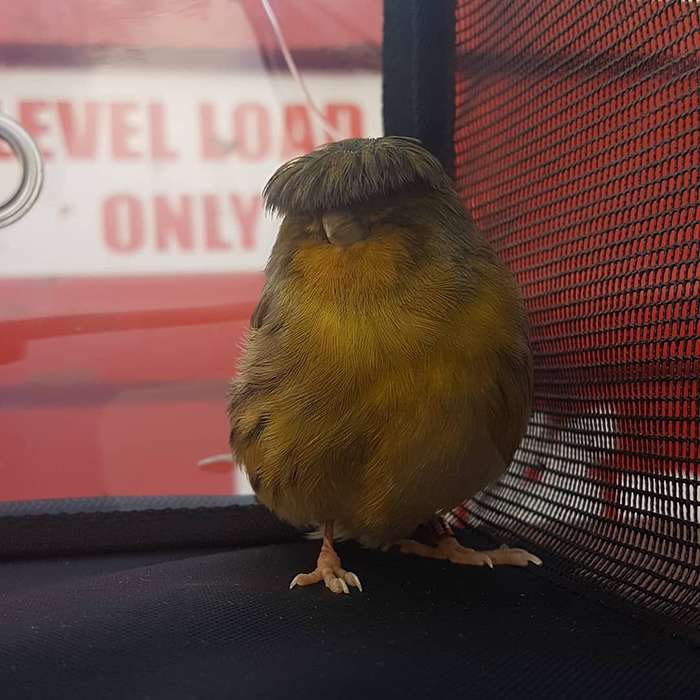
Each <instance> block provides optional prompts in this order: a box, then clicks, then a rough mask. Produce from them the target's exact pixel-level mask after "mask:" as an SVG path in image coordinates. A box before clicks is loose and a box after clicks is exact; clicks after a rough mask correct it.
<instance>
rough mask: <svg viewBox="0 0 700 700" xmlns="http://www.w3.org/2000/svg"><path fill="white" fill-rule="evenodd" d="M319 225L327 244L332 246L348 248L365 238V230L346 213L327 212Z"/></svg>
mask: <svg viewBox="0 0 700 700" xmlns="http://www.w3.org/2000/svg"><path fill="white" fill-rule="evenodd" d="M321 223H322V225H323V232H324V233H325V234H326V238H327V239H328V242H329V243H332V244H333V245H339V246H343V247H346V246H350V245H352V244H353V243H357V242H358V241H361V240H364V239H365V238H366V236H367V231H366V230H365V228H364V227H363V226H362V225H361V224H360V223H359V222H358V221H357V220H356V219H355V218H354V217H353V216H352V214H350V213H349V212H346V211H332V212H327V213H325V214H324V215H323V216H322V217H321Z"/></svg>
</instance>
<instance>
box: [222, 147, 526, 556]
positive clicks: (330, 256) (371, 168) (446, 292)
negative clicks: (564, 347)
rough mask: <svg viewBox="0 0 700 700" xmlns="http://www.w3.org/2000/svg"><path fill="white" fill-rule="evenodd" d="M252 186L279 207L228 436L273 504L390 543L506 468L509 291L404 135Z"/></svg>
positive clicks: (518, 383) (301, 164)
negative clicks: (279, 219)
mask: <svg viewBox="0 0 700 700" xmlns="http://www.w3.org/2000/svg"><path fill="white" fill-rule="evenodd" d="M264 194H265V198H266V204H267V207H268V208H270V209H272V210H275V211H277V212H279V213H281V214H283V215H284V220H283V222H282V224H281V226H280V230H279V234H278V238H277V241H276V243H275V245H274V248H273V251H272V254H271V257H270V260H269V263H268V266H267V269H266V274H267V283H266V285H265V288H264V291H263V294H262V297H261V299H260V302H259V304H258V306H257V308H256V310H255V312H254V314H253V318H252V322H251V331H250V335H249V337H248V340H247V344H246V348H245V352H244V354H243V357H242V360H241V363H240V366H239V368H238V373H237V377H236V378H235V379H234V380H233V382H232V383H231V389H230V403H229V415H230V419H231V435H230V438H231V447H232V449H233V452H234V454H235V455H236V458H237V460H238V461H240V462H242V464H243V465H244V467H245V469H246V471H247V473H248V475H249V477H250V480H251V483H252V485H253V487H254V489H255V491H256V493H257V495H258V498H259V499H260V500H261V501H262V502H263V503H264V504H266V505H267V506H268V507H269V508H270V509H271V510H273V511H274V512H275V513H277V514H278V515H279V516H280V517H282V518H284V519H286V520H288V521H289V522H291V523H293V524H295V525H299V526H308V525H318V524H322V523H326V522H331V521H332V522H335V523H337V524H338V526H339V527H341V528H342V529H343V531H344V532H346V533H347V534H348V535H349V536H351V537H354V538H356V539H358V540H361V541H363V542H365V543H367V544H370V545H376V546H379V545H385V544H391V543H393V542H395V541H397V540H399V539H400V538H404V537H408V536H410V535H411V533H412V532H413V531H414V530H415V529H416V527H417V526H418V525H420V524H421V523H423V522H425V521H426V520H429V519H430V518H431V516H433V515H434V514H435V513H436V511H439V510H441V509H449V508H451V507H453V506H455V505H457V504H458V503H460V502H462V501H464V500H465V499H468V498H469V497H471V496H473V495H474V494H475V493H476V492H477V491H479V490H480V489H482V488H483V487H484V486H486V485H487V484H488V483H489V482H490V481H492V480H493V479H495V478H496V477H498V476H499V475H500V474H501V473H502V472H503V471H504V469H505V468H506V466H507V464H508V463H509V461H510V459H511V457H512V455H513V452H514V450H515V449H516V447H517V445H518V443H519V441H520V439H521V436H522V434H523V431H524V429H525V425H526V422H527V419H528V416H529V414H530V405H531V394H532V357H531V352H530V346H529V343H528V338H527V328H526V321H525V314H524V310H523V304H522V301H521V298H520V295H519V292H518V290H517V288H516V285H515V284H514V282H513V280H512V278H511V276H510V274H509V273H508V271H507V270H506V268H505V267H504V265H503V264H502V263H501V262H500V261H499V260H498V258H497V257H496V256H495V254H494V253H493V251H492V250H491V248H490V247H489V246H488V245H487V244H486V243H485V241H484V240H483V239H482V238H481V236H480V235H479V233H478V231H477V230H476V228H475V226H474V225H473V223H472V221H471V220H470V218H469V217H468V215H467V214H466V212H465V211H464V209H463V207H462V205H461V204H460V202H459V199H458V197H457V196H456V194H455V193H454V191H453V189H452V186H451V184H450V181H449V178H448V177H447V175H446V174H445V173H444V171H443V170H442V168H441V167H440V164H439V163H438V161H437V160H435V158H433V156H432V155H430V154H429V153H428V152H427V151H425V150H424V149H423V148H422V147H421V146H420V145H419V144H418V143H417V142H416V141H414V140H411V139H403V138H398V137H388V138H383V139H373V140H363V139H357V140H351V141H345V142H340V143H337V144H331V145H329V146H326V147H324V148H321V149H319V150H317V151H314V152H313V153H311V154H309V155H306V156H303V157H302V158H298V159H295V160H294V161H291V162H290V163H287V164H285V165H283V166H282V167H281V168H280V169H279V170H278V171H277V172H276V173H275V174H274V175H273V176H272V178H271V179H270V181H269V183H268V185H267V187H266V188H265V193H264ZM350 234H351V235H350Z"/></svg>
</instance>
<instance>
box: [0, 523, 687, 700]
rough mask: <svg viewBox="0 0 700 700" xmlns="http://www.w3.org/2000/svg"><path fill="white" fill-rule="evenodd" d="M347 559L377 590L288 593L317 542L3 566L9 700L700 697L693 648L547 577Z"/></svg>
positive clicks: (357, 552)
mask: <svg viewBox="0 0 700 700" xmlns="http://www.w3.org/2000/svg"><path fill="white" fill-rule="evenodd" d="M463 534H464V533H463ZM469 538H470V539H469V540H468V542H469V543H470V544H471V545H472V546H479V547H484V546H486V545H487V544H488V543H487V542H485V541H483V538H480V537H477V536H475V535H469ZM338 549H339V552H340V554H341V556H343V561H344V564H345V565H346V566H347V567H348V568H350V569H352V570H354V571H356V572H357V573H358V574H359V575H360V576H361V577H362V581H363V584H364V586H365V591H364V593H358V592H354V593H353V594H352V595H349V596H341V597H336V596H334V595H333V594H331V593H330V592H328V591H326V590H325V589H324V588H323V587H322V586H317V587H313V588H307V589H295V590H292V591H289V590H288V589H287V586H288V582H289V580H290V579H291V577H292V575H293V574H294V573H296V572H298V571H303V570H308V569H309V568H310V567H311V566H312V565H313V562H314V561H315V559H316V555H317V554H318V543H317V542H309V541H302V542H297V543H294V544H285V545H271V546H265V547H259V548H250V549H242V550H228V551H224V550H215V551H206V550H199V551H198V552H193V551H181V552H177V551H174V552H170V553H163V552H158V553H150V554H137V553H129V554H121V555H110V556H100V557H82V558H72V559H52V560H49V559H43V560H41V559H40V560H32V561H30V560H23V561H16V562H5V563H2V564H0V600H1V601H2V605H1V606H0V688H2V697H3V698H6V699H7V700H22V699H25V698H40V699H41V700H51V699H53V698H61V699H63V698H71V700H80V699H82V698H90V699H92V698H104V699H111V698H125V699H126V698H129V699H131V698H151V699H157V698H167V699H168V700H174V699H179V698H232V697H233V698H236V697H240V698H268V699H275V698H285V699H286V698H311V697H331V698H335V699H337V700H340V699H342V698H352V699H353V700H355V699H356V698H382V699H383V700H386V699H389V698H440V697H459V698H482V699H484V698H498V700H501V699H502V698H508V699H509V700H512V699H513V698H553V699H554V698H556V699H557V700H559V698H570V699H573V698H584V699H585V700H589V699H590V698H596V699H598V698H612V699H615V700H618V699H619V698H635V700H640V699H645V698H673V699H674V700H685V699H686V698H688V699H690V698H696V697H697V689H698V687H700V664H698V663H697V659H698V652H697V650H694V649H693V648H691V647H690V646H688V645H686V644H685V643H684V642H682V641H680V640H678V639H673V638H670V637H667V636H665V635H663V634H661V633H658V632H656V631H654V630H652V629H651V628H650V627H649V626H647V625H645V624H643V623H640V622H638V621H636V620H634V619H628V618H627V617H625V616H623V615H621V614H619V613H617V612H615V611H612V610H609V609H607V608H605V607H603V606H601V605H598V604H596V603H594V602H592V601H590V600H588V601H587V600H585V599H581V597H580V596H579V595H577V594H575V593H572V592H571V591H570V590H568V589H567V588H563V587H560V586H558V585H556V584H555V583H552V582H551V581H550V580H549V579H548V578H547V577H546V576H543V575H542V570H541V569H536V568H535V567H531V568H530V569H516V568H508V567H500V568H497V569H494V570H490V569H488V568H474V567H456V566H452V565H450V564H447V563H445V562H437V561H429V560H425V559H420V558H414V557H407V556H403V555H400V554H398V553H396V552H388V553H380V552H372V551H368V550H363V549H361V548H360V547H358V546H356V545H353V544H341V545H339V547H338Z"/></svg>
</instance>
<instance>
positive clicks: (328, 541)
mask: <svg viewBox="0 0 700 700" xmlns="http://www.w3.org/2000/svg"><path fill="white" fill-rule="evenodd" d="M320 581H323V582H324V583H325V584H326V588H328V589H329V590H331V591H333V593H349V592H350V589H349V588H348V584H349V585H351V586H354V587H355V588H358V589H359V590H360V591H361V590H362V584H361V583H360V579H359V578H357V576H356V575H355V574H353V573H352V571H345V569H342V568H341V566H340V558H339V557H338V555H337V554H336V553H335V549H333V522H332V521H329V522H327V523H326V524H325V527H324V529H323V544H322V545H321V553H320V554H319V555H318V561H317V562H316V568H315V569H314V570H313V571H311V572H310V573H308V574H297V575H296V576H295V577H294V578H293V579H292V582H291V583H290V584H289V588H290V589H291V588H294V586H310V585H311V584H312V583H319V582H320Z"/></svg>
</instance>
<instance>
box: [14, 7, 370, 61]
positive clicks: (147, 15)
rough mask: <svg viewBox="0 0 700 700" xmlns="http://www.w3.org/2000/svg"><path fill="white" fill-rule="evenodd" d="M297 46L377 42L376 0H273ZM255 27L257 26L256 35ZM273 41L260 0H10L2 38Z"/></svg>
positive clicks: (191, 43)
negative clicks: (289, 0) (298, 0)
mask: <svg viewBox="0 0 700 700" xmlns="http://www.w3.org/2000/svg"><path fill="white" fill-rule="evenodd" d="M271 5H272V7H273V9H274V11H275V14H276V16H277V20H278V22H279V23H280V26H281V27H282V29H283V31H284V34H285V38H286V39H287V42H288V43H289V46H290V48H291V49H297V50H299V49H320V48H328V47H331V48H340V47H345V46H358V45H363V44H374V45H377V44H379V43H380V42H381V31H382V3H381V2H380V1H378V0H352V2H334V1H333V0H330V1H329V0H303V2H288V1H287V0H271ZM251 26H254V27H255V29H256V30H257V29H259V30H260V31H259V32H258V34H257V36H256V34H255V33H253V32H251ZM261 42H262V46H263V47H264V48H266V49H268V48H275V47H276V42H275V39H274V35H273V34H272V33H271V32H270V31H269V22H268V20H267V18H266V16H265V14H264V11H263V9H262V6H261V4H260V2H259V0H236V1H235V2H230V1H229V0H118V1H115V0H71V2H56V0H24V1H23V2H8V3H5V5H4V7H3V9H2V22H0V44H29V45H36V44H43V45H46V44H53V45H64V46H131V47H137V48H143V47H151V48H154V47H164V48H206V49H212V48H225V49H243V50H245V49H252V50H256V51H257V50H258V49H259V47H260V46H261Z"/></svg>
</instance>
